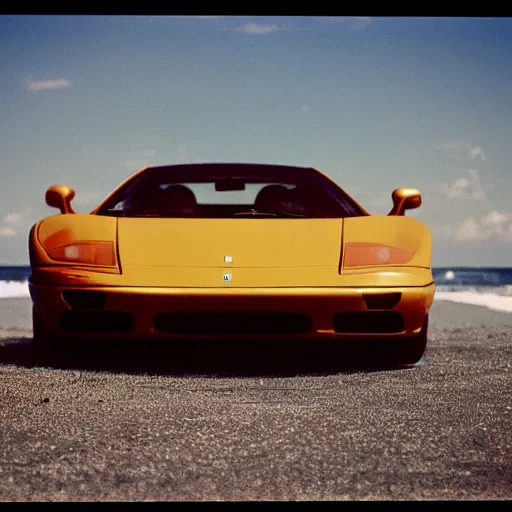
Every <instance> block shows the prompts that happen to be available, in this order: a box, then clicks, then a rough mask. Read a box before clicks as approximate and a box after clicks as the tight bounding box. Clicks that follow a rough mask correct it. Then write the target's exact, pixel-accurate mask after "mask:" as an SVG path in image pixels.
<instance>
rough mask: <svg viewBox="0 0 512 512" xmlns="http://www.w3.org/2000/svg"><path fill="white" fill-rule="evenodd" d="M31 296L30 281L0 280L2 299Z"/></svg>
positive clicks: (0, 297)
mask: <svg viewBox="0 0 512 512" xmlns="http://www.w3.org/2000/svg"><path fill="white" fill-rule="evenodd" d="M16 297H30V294H29V291H28V281H0V299H7V298H16Z"/></svg>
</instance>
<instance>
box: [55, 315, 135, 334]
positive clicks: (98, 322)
mask: <svg viewBox="0 0 512 512" xmlns="http://www.w3.org/2000/svg"><path fill="white" fill-rule="evenodd" d="M133 325H134V320H133V316H132V315H131V314H130V313H123V312H121V311H66V313H63V314H62V315H61V317H60V327H61V330H62V331H63V332H75V333H80V332H83V333H116V332H119V333H123V332H130V331H131V330H132V329H133Z"/></svg>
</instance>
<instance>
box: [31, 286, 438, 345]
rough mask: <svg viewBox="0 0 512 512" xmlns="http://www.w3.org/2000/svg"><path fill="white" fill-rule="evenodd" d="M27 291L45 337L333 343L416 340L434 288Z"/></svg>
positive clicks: (51, 288) (64, 288) (57, 288)
mask: <svg viewBox="0 0 512 512" xmlns="http://www.w3.org/2000/svg"><path fill="white" fill-rule="evenodd" d="M29 290H30V295H31V297H32V301H33V303H34V307H35V310H36V312H37V314H38V315H39V317H40V319H41V321H42V324H43V327H44V330H45V332H46V333H47V334H48V335H50V336H55V337H59V336H70V335H72V336H73V337H78V338H109V339H115V338H119V339H126V338H156V339H167V338H169V339H172V338H180V339H183V338H201V339H203V338H212V339H216V338H217V339H226V338H229V337H236V338H247V339H251V338H259V337H261V336H262V335H263V336H264V337H265V338H304V339H311V338H317V339H322V338H326V339H329V338H354V337H363V338H390V337H393V338H396V337H404V338H407V337H410V336H414V335H416V334H418V333H419V332H420V330H421V328H422V326H423V324H424V321H425V317H426V315H427V314H428V312H429V310H430V307H431V305H432V302H433V298H434V292H435V285H434V283H433V282H430V283H428V284H425V285H423V286H398V287H391V286H386V287H382V286H379V287H318V288H315V287H301V288H292V287H290V288H286V287H283V288H159V287H131V286H130V287H123V286H87V287H82V286H69V285H67V286H66V285H49V284H36V283H33V282H31V283H29ZM70 292H71V293H70Z"/></svg>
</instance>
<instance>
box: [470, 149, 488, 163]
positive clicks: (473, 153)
mask: <svg viewBox="0 0 512 512" xmlns="http://www.w3.org/2000/svg"><path fill="white" fill-rule="evenodd" d="M468 155H469V158H471V160H474V159H475V158H480V159H481V160H482V161H483V162H485V161H487V157H486V156H485V155H484V150H483V149H482V148H481V147H480V146H474V147H470V148H469V150H468Z"/></svg>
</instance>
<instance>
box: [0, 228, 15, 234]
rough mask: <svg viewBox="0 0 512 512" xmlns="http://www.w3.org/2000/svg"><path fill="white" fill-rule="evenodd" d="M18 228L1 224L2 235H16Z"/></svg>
mask: <svg viewBox="0 0 512 512" xmlns="http://www.w3.org/2000/svg"><path fill="white" fill-rule="evenodd" d="M15 235H16V230H15V229H13V228H12V227H11V226H0V236H15Z"/></svg>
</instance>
